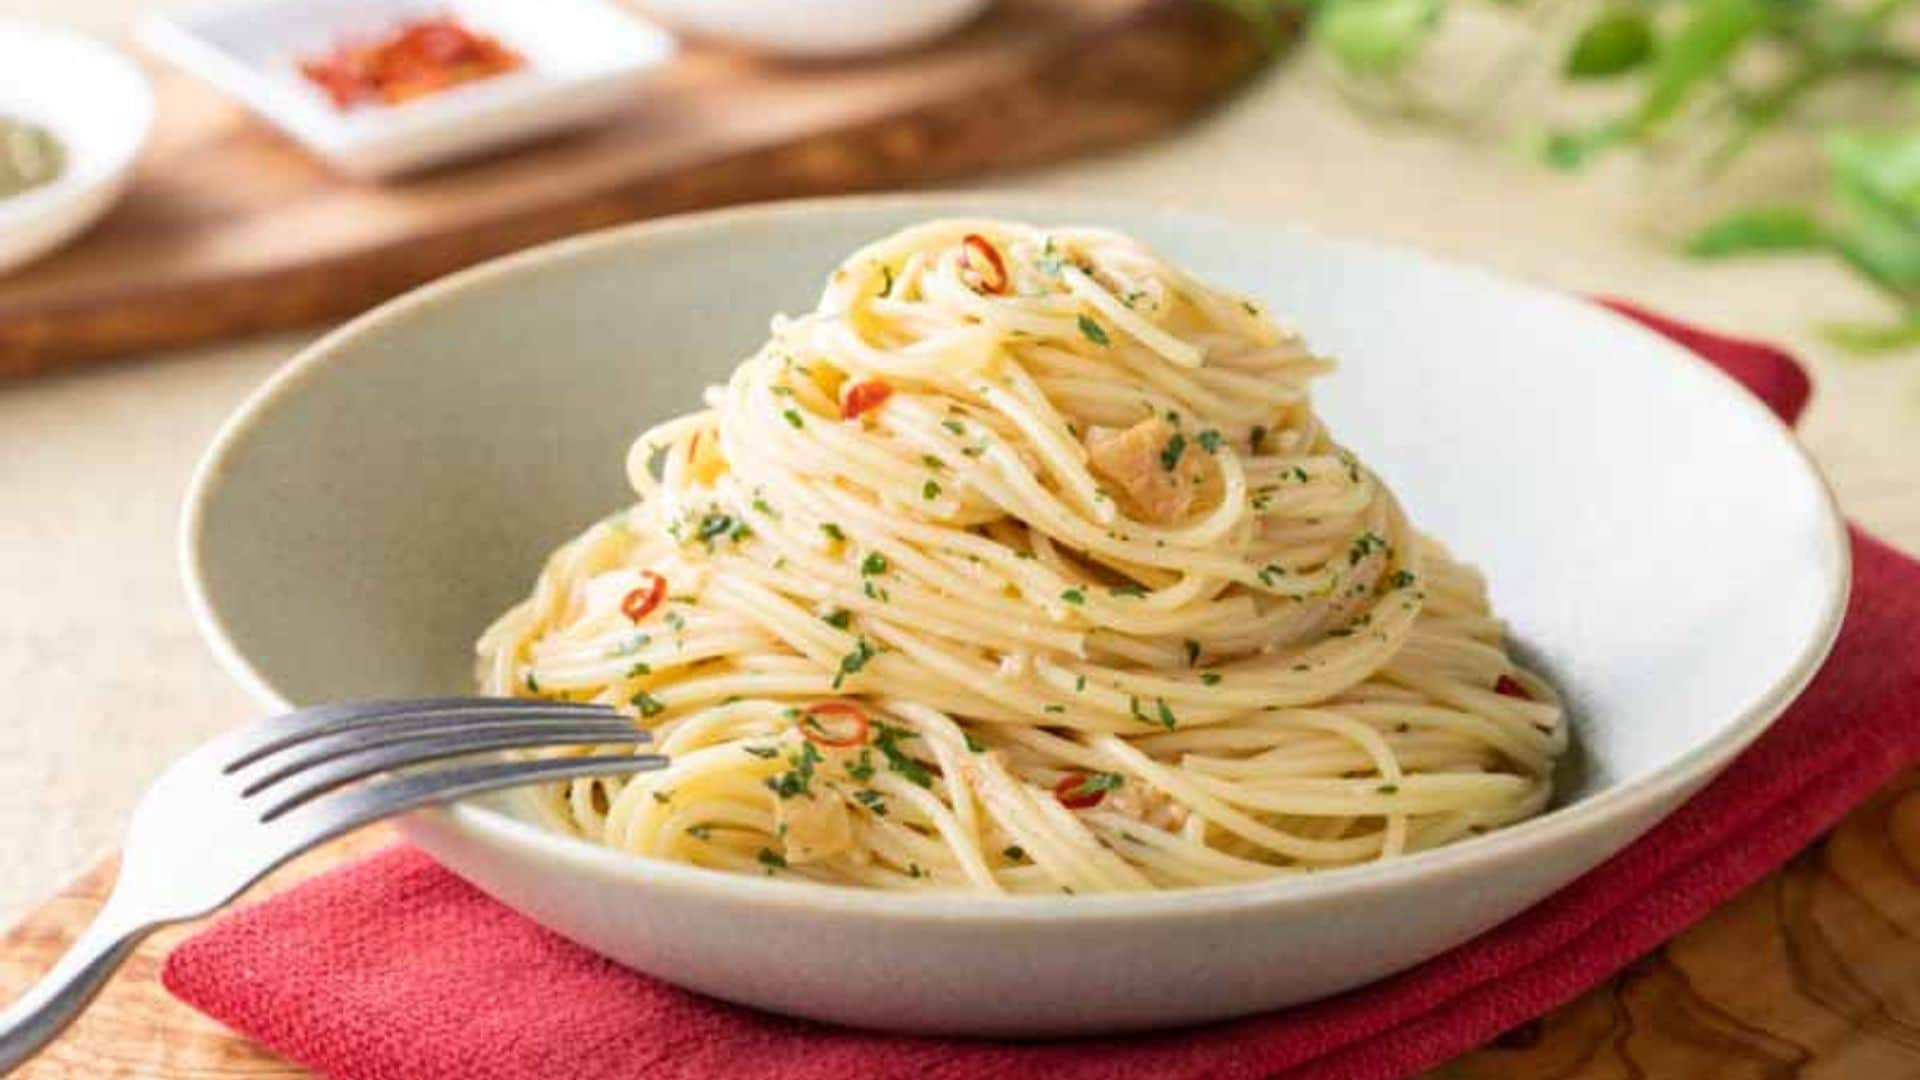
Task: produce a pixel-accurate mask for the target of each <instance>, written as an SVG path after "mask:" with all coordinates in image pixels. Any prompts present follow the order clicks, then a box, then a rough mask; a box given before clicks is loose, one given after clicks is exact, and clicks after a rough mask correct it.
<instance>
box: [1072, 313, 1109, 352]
mask: <svg viewBox="0 0 1920 1080" xmlns="http://www.w3.org/2000/svg"><path fill="white" fill-rule="evenodd" d="M1079 322H1080V333H1081V336H1083V337H1085V338H1086V339H1087V340H1088V341H1091V342H1093V343H1094V344H1095V345H1102V346H1105V345H1111V344H1113V341H1112V339H1111V338H1109V337H1107V332H1106V330H1105V329H1104V328H1103V327H1101V325H1100V324H1099V323H1097V322H1094V321H1093V320H1092V319H1090V318H1088V317H1087V316H1085V315H1082V316H1080V319H1079Z"/></svg>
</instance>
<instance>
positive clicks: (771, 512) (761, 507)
mask: <svg viewBox="0 0 1920 1080" xmlns="http://www.w3.org/2000/svg"><path fill="white" fill-rule="evenodd" d="M753 508H754V509H755V510H757V511H759V512H760V513H762V514H765V515H767V516H768V517H770V518H773V519H775V520H778V519H779V517H780V512H779V511H778V510H775V509H774V508H773V507H771V506H768V505H767V500H765V499H762V498H758V497H756V498H755V499H754V500H753Z"/></svg>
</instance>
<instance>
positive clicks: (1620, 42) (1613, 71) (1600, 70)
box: [1566, 8, 1654, 79]
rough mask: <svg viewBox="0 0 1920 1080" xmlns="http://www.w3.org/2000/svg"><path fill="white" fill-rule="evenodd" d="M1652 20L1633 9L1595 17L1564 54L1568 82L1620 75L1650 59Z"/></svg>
mask: <svg viewBox="0 0 1920 1080" xmlns="http://www.w3.org/2000/svg"><path fill="white" fill-rule="evenodd" d="M1653 44H1654V43H1653V21H1652V20H1651V19H1649V18H1648V17H1647V14H1646V12H1644V11H1641V10H1638V9H1636V8H1609V9H1607V10H1605V11H1602V12H1600V14H1598V15H1596V16H1595V17H1594V19H1593V21H1592V22H1590V23H1588V24H1587V25H1586V28H1585V29H1583V30H1581V31H1580V35H1579V36H1578V37H1576V38H1574V39H1573V48H1572V49H1571V50H1570V51H1569V52H1568V53H1567V64H1566V73H1567V77H1568V78H1572V79H1605V78H1610V77H1612V76H1615V75H1623V74H1625V73H1627V72H1629V71H1632V70H1633V69H1634V68H1637V67H1639V66H1640V65H1642V64H1644V63H1646V62H1647V61H1648V60H1650V59H1652V57H1653Z"/></svg>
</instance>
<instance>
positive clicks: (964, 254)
mask: <svg viewBox="0 0 1920 1080" xmlns="http://www.w3.org/2000/svg"><path fill="white" fill-rule="evenodd" d="M960 258H961V261H962V262H964V263H965V264H966V266H967V269H969V270H972V271H973V276H974V280H975V282H976V283H977V284H978V285H979V286H980V291H981V292H984V293H992V294H993V295H995V296H1005V295H1006V294H1007V286H1009V285H1011V284H1012V279H1011V278H1009V277H1008V276H1007V264H1006V262H1005V261H1004V260H1002V259H1001V258H1000V249H999V248H996V247H994V246H993V244H992V243H991V242H989V241H988V240H987V238H986V237H984V236H981V235H980V234H979V233H968V234H967V235H966V236H964V237H962V238H961V240H960Z"/></svg>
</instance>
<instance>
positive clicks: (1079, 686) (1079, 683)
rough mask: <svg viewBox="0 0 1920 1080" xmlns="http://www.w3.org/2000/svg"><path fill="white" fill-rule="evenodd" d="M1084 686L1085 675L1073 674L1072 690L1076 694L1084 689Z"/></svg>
mask: <svg viewBox="0 0 1920 1080" xmlns="http://www.w3.org/2000/svg"><path fill="white" fill-rule="evenodd" d="M1086 688H1087V677H1086V676H1085V675H1076V676H1074V680H1073V692H1074V693H1076V694H1078V693H1081V692H1083V691H1085V690H1086Z"/></svg>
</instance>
